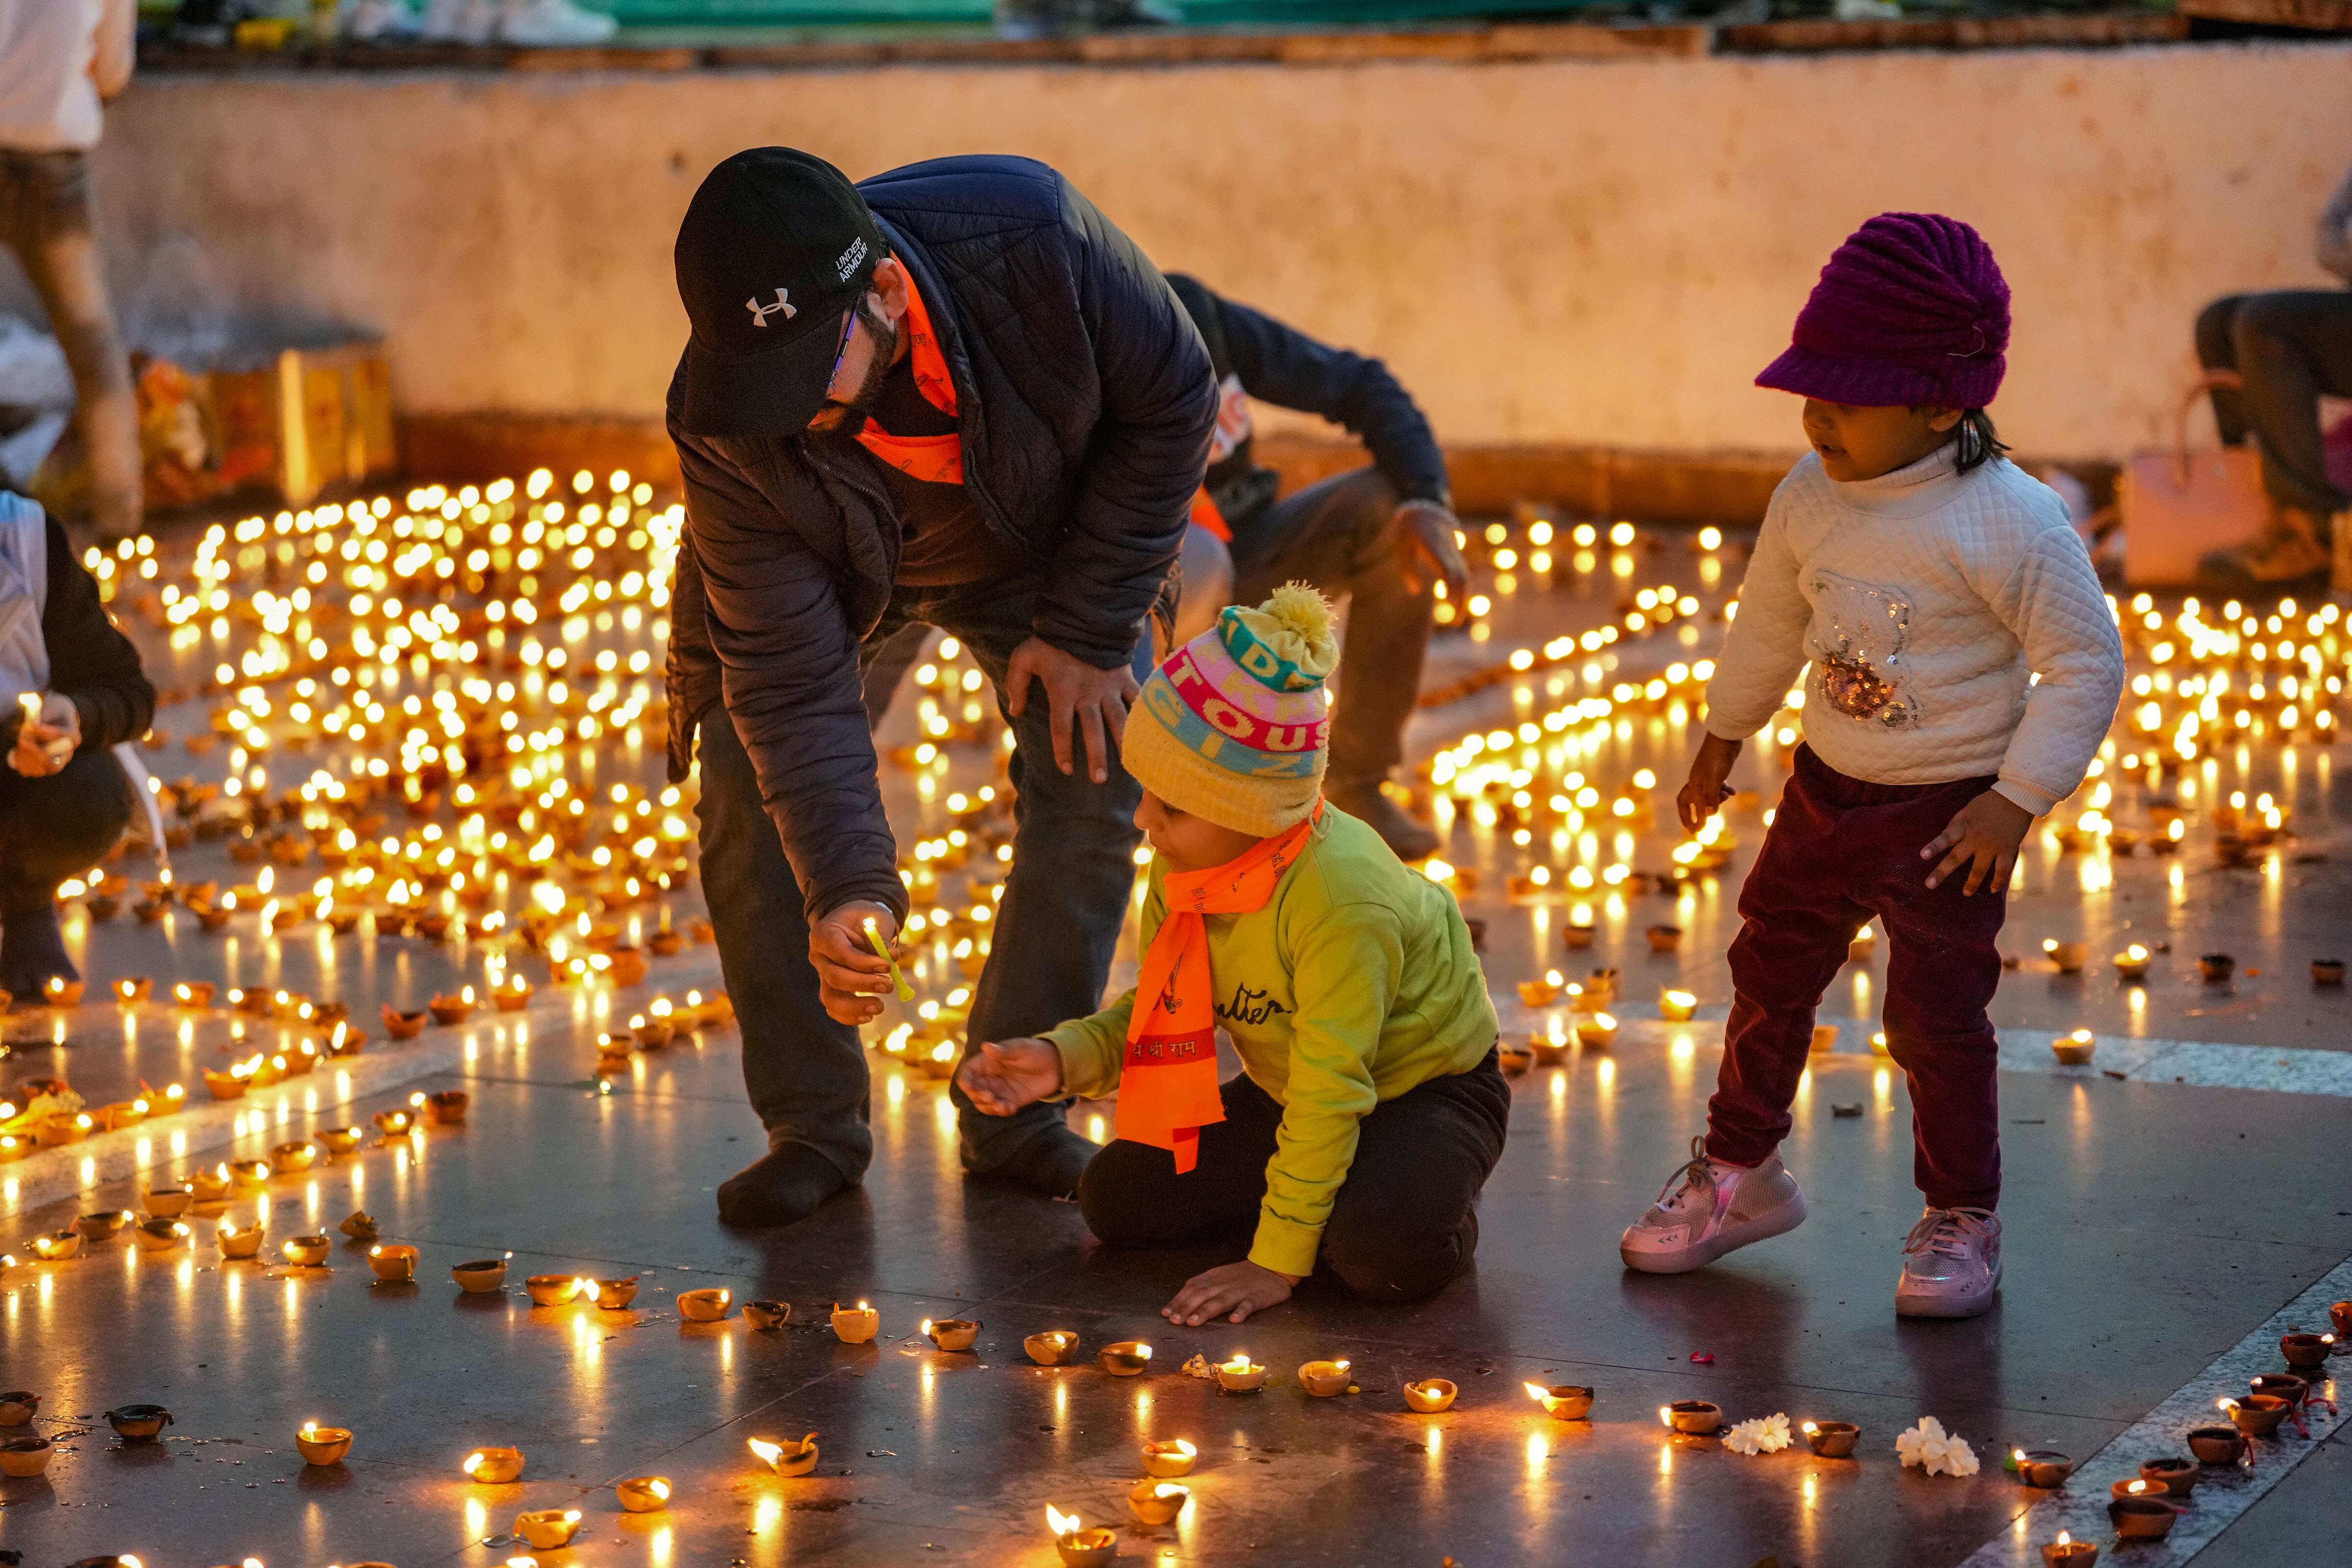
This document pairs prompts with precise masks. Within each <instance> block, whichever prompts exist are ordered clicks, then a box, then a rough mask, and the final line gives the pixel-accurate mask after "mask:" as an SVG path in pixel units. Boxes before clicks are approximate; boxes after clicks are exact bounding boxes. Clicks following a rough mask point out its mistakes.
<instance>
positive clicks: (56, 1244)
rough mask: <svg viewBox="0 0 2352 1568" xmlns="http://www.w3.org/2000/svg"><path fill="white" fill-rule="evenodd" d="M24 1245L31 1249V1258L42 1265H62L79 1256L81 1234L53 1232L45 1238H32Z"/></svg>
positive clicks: (65, 1231)
mask: <svg viewBox="0 0 2352 1568" xmlns="http://www.w3.org/2000/svg"><path fill="white" fill-rule="evenodd" d="M26 1246H27V1247H31V1248H32V1252H33V1256H34V1257H36V1258H39V1259H40V1260H41V1261H42V1262H44V1263H63V1262H65V1261H66V1260H67V1259H68V1258H79V1257H80V1256H81V1232H79V1231H78V1230H53V1231H51V1232H49V1233H48V1234H47V1236H37V1237H33V1239H32V1240H31V1241H29V1242H27V1243H26Z"/></svg>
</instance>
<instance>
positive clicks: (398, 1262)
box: [368, 1247, 416, 1285]
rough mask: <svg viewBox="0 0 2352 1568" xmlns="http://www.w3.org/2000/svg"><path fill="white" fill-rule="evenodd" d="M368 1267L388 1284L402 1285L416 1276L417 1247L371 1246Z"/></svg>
mask: <svg viewBox="0 0 2352 1568" xmlns="http://www.w3.org/2000/svg"><path fill="white" fill-rule="evenodd" d="M368 1267H369V1268H371V1269H373V1270H374V1271H375V1277H376V1278H377V1279H381V1280H383V1281H384V1282H385V1283H386V1284H391V1285H402V1284H405V1283H407V1282H408V1281H409V1280H411V1279H415V1278H416V1248H415V1247H369V1248H368Z"/></svg>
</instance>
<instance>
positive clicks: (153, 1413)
mask: <svg viewBox="0 0 2352 1568" xmlns="http://www.w3.org/2000/svg"><path fill="white" fill-rule="evenodd" d="M106 1424H107V1425H108V1426H111V1427H113V1428H114V1435H115V1436H118V1437H120V1438H121V1439H122V1440H123V1441H124V1442H126V1443H152V1442H153V1441H154V1440H155V1437H156V1435H157V1434H159V1433H161V1432H162V1431H163V1428H164V1427H166V1426H170V1425H172V1413H171V1412H170V1411H168V1410H166V1409H164V1408H163V1406H162V1405H116V1406H115V1407H114V1408H113V1409H111V1410H110V1411H108V1412H107V1413H106Z"/></svg>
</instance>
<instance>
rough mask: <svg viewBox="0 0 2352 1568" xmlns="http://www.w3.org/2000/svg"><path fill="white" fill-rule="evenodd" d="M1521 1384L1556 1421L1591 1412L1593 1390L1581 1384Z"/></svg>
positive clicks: (1569, 1419) (1530, 1397)
mask: <svg viewBox="0 0 2352 1568" xmlns="http://www.w3.org/2000/svg"><path fill="white" fill-rule="evenodd" d="M1519 1386H1520V1387H1522V1388H1524V1389H1526V1390H1527V1391H1528V1398H1529V1399H1532V1400H1534V1401H1535V1402H1536V1403H1537V1404H1538V1405H1542V1406H1543V1407H1544V1414H1545V1415H1549V1416H1550V1417H1551V1418H1552V1419H1553V1420H1555V1421H1581V1420H1583V1419H1584V1418H1585V1416H1587V1415H1591V1411H1592V1390H1591V1389H1589V1388H1586V1387H1584V1386H1583V1385H1582V1384H1574V1383H1558V1384H1541V1383H1523V1384H1520V1385H1519ZM1669 1425H1672V1423H1669Z"/></svg>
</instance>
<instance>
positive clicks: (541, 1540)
mask: <svg viewBox="0 0 2352 1568" xmlns="http://www.w3.org/2000/svg"><path fill="white" fill-rule="evenodd" d="M514 1532H515V1533H516V1534H517V1535H520V1536H521V1537H522V1539H523V1541H524V1542H525V1543H526V1544H528V1545H531V1546H535V1547H538V1548H539V1549H540V1550H541V1551H552V1550H553V1549H554V1548H556V1547H559V1546H569V1545H571V1544H572V1537H573V1536H575V1535H577V1534H579V1533H580V1510H578V1509H576V1508H546V1509H540V1510H536V1511H534V1512H530V1513H519V1514H517V1515H515V1521H514Z"/></svg>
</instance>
